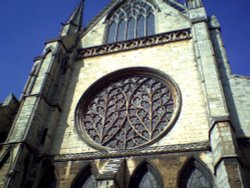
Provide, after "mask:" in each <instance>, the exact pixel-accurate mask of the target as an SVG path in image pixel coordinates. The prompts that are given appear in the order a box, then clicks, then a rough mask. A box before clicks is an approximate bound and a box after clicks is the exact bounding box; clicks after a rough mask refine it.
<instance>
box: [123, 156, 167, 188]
mask: <svg viewBox="0 0 250 188" xmlns="http://www.w3.org/2000/svg"><path fill="white" fill-rule="evenodd" d="M128 187H131V188H132V187H133V188H163V181H162V178H161V174H160V173H159V171H158V170H157V169H156V168H155V167H154V166H153V165H152V164H151V163H150V162H148V161H146V160H145V161H143V162H141V163H140V164H139V165H138V166H137V168H136V169H135V171H134V172H133V174H132V176H131V178H130V182H129V186H128Z"/></svg>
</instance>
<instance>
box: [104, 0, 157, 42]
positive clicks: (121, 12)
mask: <svg viewBox="0 0 250 188" xmlns="http://www.w3.org/2000/svg"><path fill="white" fill-rule="evenodd" d="M154 34H155V16H154V11H153V8H152V6H151V5H150V4H149V3H148V2H145V1H143V0H135V1H132V2H129V3H126V4H125V5H123V6H122V7H120V8H119V9H118V10H117V11H116V12H114V13H113V15H112V16H111V17H110V19H109V20H108V25H107V43H113V42H117V41H124V40H129V39H134V38H140V37H144V36H150V35H154Z"/></svg>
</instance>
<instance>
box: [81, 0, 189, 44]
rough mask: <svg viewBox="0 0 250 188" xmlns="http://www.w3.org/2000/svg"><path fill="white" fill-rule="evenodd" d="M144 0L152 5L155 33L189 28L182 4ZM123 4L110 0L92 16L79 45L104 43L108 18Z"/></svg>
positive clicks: (161, 0)
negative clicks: (92, 18)
mask: <svg viewBox="0 0 250 188" xmlns="http://www.w3.org/2000/svg"><path fill="white" fill-rule="evenodd" d="M145 1H146V0H145ZM146 2H147V3H148V4H150V5H151V6H152V7H153V13H154V17H155V20H154V22H155V26H154V29H155V34H161V33H165V32H171V31H176V30H181V29H186V28H190V25H191V24H190V21H189V19H188V17H187V16H186V13H185V9H184V8H185V7H184V5H181V4H179V3H173V2H172V1H169V0H164V1H163V0H147V1H146ZM170 2H172V3H170ZM123 5H124V3H119V2H112V3H110V4H109V5H108V6H107V7H106V8H105V9H104V10H103V11H102V12H101V13H100V15H98V16H97V17H96V18H94V20H93V21H92V22H91V23H90V24H89V25H88V26H87V28H86V29H85V31H84V32H83V33H82V38H81V44H80V47H82V48H86V47H91V46H99V45H103V44H106V41H107V33H108V32H107V30H108V28H107V25H108V21H109V20H108V19H109V18H110V17H111V16H112V13H114V12H115V11H116V10H118V9H119V8H120V7H121V6H123Z"/></svg>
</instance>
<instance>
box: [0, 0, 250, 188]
mask: <svg viewBox="0 0 250 188" xmlns="http://www.w3.org/2000/svg"><path fill="white" fill-rule="evenodd" d="M93 6H94V5H93ZM83 13H84V0H82V1H80V2H79V4H78V5H77V7H76V9H75V10H73V11H72V14H71V15H70V17H69V19H68V20H67V21H66V22H65V23H64V24H63V26H62V28H61V31H60V34H59V37H58V38H55V39H52V40H49V41H47V42H46V43H45V47H44V50H43V53H42V54H41V55H40V56H39V57H37V58H36V59H35V60H34V65H33V68H32V71H31V72H30V75H29V77H28V78H27V83H26V86H25V88H24V90H23V93H22V96H21V98H20V100H17V99H16V98H15V97H14V96H13V95H10V96H8V97H7V98H6V100H5V101H3V103H1V104H0V128H1V129H0V187H1V188H247V187H250V157H249V156H250V118H249V114H250V78H249V77H246V76H238V75H234V74H233V73H232V72H231V69H230V66H229V63H228V62H229V61H228V58H227V54H226V50H225V48H224V45H223V40H222V37H221V32H220V29H221V25H220V23H219V21H218V19H217V18H216V16H214V15H207V13H206V7H204V4H203V2H202V0H184V2H183V1H182V2H180V1H177V0H111V1H110V2H109V4H108V5H107V6H106V7H104V8H103V10H102V11H101V12H99V14H98V15H96V17H94V18H93V19H92V21H91V22H90V23H89V24H88V25H87V26H85V27H83V26H82V20H83V19H84V16H83ZM67 16H68V15H65V17H67ZM222 27H223V26H222ZM31 58H32V57H31Z"/></svg>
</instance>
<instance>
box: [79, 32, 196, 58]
mask: <svg viewBox="0 0 250 188" xmlns="http://www.w3.org/2000/svg"><path fill="white" fill-rule="evenodd" d="M191 38H192V36H191V31H190V29H184V30H179V31H173V32H168V33H162V34H159V35H153V36H149V37H143V38H137V39H133V40H128V41H122V42H116V43H112V44H107V45H102V46H95V47H91V48H85V49H80V50H79V51H78V53H79V54H78V57H77V59H81V58H84V57H91V56H98V55H104V54H108V53H116V52H121V51H126V50H132V49H136V48H143V47H149V46H153V45H159V44H165V43H169V42H175V41H181V40H187V39H191Z"/></svg>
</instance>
